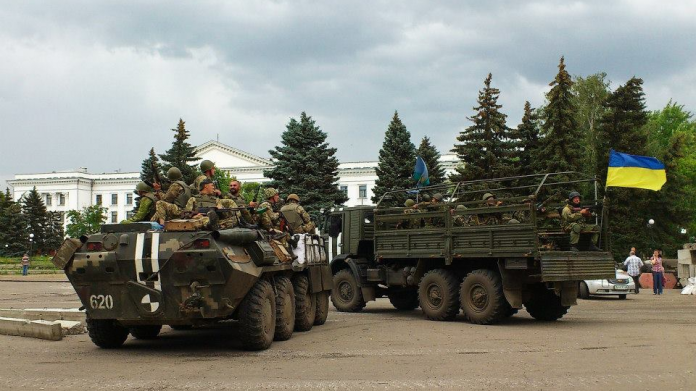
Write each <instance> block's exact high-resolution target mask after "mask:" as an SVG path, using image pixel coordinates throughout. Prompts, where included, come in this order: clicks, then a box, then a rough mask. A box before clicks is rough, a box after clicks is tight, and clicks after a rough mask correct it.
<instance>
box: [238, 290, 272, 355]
mask: <svg viewBox="0 0 696 391" xmlns="http://www.w3.org/2000/svg"><path fill="white" fill-rule="evenodd" d="M275 315H276V301H275V294H274V293H273V287H272V286H271V283H270V282H268V281H266V280H258V281H256V283H255V284H254V286H253V287H252V288H251V290H250V291H249V293H247V295H246V296H245V297H244V300H242V303H241V304H240V305H239V326H240V327H239V328H240V338H241V340H242V346H243V347H244V349H246V350H263V349H268V347H269V346H271V343H273V337H274V334H275V327H276V317H275Z"/></svg>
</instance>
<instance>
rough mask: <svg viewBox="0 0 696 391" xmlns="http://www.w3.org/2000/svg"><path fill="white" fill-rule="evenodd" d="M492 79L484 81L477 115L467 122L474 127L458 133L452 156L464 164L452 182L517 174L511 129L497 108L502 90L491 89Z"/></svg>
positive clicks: (453, 176)
mask: <svg viewBox="0 0 696 391" xmlns="http://www.w3.org/2000/svg"><path fill="white" fill-rule="evenodd" d="M492 77H493V76H492V75H491V74H490V73H489V74H488V77H486V80H485V81H484V88H483V89H482V90H481V91H479V96H478V106H476V107H474V111H475V114H474V116H473V117H468V118H467V119H468V120H470V121H471V122H473V125H471V126H469V127H468V128H466V129H465V130H464V131H462V132H460V133H459V136H457V141H460V142H461V144H455V145H454V148H453V149H452V152H454V153H456V154H457V156H458V157H459V159H460V160H461V161H462V162H463V163H464V165H463V166H462V165H460V166H459V167H457V168H456V172H455V173H453V174H452V175H451V176H450V179H451V180H452V181H453V182H458V181H468V180H474V179H488V178H498V177H504V176H508V175H512V174H514V168H513V162H512V150H513V147H514V144H513V143H512V142H511V141H510V136H511V134H510V129H509V128H508V127H507V125H506V117H507V115H505V114H503V113H502V112H500V109H501V108H502V107H503V106H502V105H499V104H498V96H499V95H500V90H498V89H497V88H493V87H491V79H492Z"/></svg>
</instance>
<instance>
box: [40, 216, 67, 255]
mask: <svg viewBox="0 0 696 391" xmlns="http://www.w3.org/2000/svg"><path fill="white" fill-rule="evenodd" d="M47 216H48V230H47V231H46V243H45V249H46V251H47V252H50V251H54V250H57V249H58V247H60V245H61V244H62V243H63V238H65V230H64V227H63V218H64V217H63V216H64V215H63V212H48V213H47Z"/></svg>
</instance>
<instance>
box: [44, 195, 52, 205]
mask: <svg viewBox="0 0 696 391" xmlns="http://www.w3.org/2000/svg"><path fill="white" fill-rule="evenodd" d="M44 197H45V200H46V201H45V203H46V206H51V205H53V197H51V195H50V194H45V195H44Z"/></svg>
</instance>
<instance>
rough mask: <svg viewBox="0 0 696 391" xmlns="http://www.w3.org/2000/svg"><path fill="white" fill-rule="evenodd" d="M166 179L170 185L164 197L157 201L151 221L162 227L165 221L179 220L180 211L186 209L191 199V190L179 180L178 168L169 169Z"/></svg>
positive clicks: (179, 172)
mask: <svg viewBox="0 0 696 391" xmlns="http://www.w3.org/2000/svg"><path fill="white" fill-rule="evenodd" d="M167 178H169V180H170V181H171V184H170V185H169V189H168V190H167V193H166V194H165V195H164V197H163V198H162V199H161V200H159V201H157V204H156V207H155V209H156V212H155V215H154V216H152V219H151V220H152V221H157V222H158V223H160V224H162V225H164V222H165V221H167V220H171V219H178V218H180V217H181V211H182V210H184V208H186V204H187V203H188V200H189V198H191V189H190V188H189V187H188V185H187V184H186V183H185V182H184V181H182V180H181V178H182V176H181V171H180V170H179V169H178V168H176V167H172V168H170V169H169V171H167Z"/></svg>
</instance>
